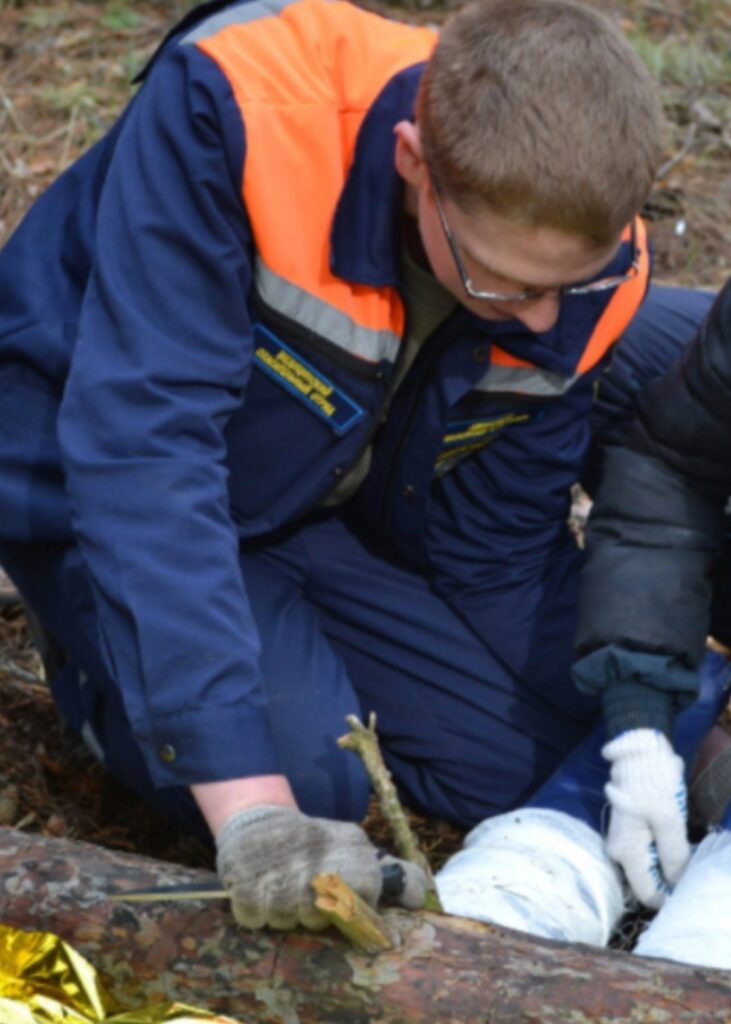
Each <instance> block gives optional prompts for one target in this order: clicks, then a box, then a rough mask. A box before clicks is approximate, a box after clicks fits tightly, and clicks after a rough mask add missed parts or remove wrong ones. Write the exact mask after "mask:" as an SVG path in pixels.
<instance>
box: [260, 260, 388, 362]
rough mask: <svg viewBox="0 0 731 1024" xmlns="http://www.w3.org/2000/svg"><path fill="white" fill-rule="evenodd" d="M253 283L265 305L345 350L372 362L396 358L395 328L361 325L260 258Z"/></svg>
mask: <svg viewBox="0 0 731 1024" xmlns="http://www.w3.org/2000/svg"><path fill="white" fill-rule="evenodd" d="M256 284H257V289H258V291H259V294H260V295H261V297H262V299H263V300H264V302H265V303H266V304H267V306H269V307H271V309H274V310H276V311H277V312H278V313H282V315H283V316H286V317H288V318H289V319H290V320H294V321H295V322H296V323H298V324H302V325H303V326H304V327H307V328H309V329H310V330H311V331H314V333H315V334H319V335H320V336H321V337H323V338H326V339H327V340H328V341H329V342H331V343H332V344H333V345H337V346H338V348H341V349H343V350H344V351H345V352H349V353H350V354H351V355H353V356H358V358H360V359H367V360H368V361H369V362H373V363H377V362H380V361H381V360H382V359H386V360H388V361H389V362H392V363H393V362H395V361H396V356H397V354H398V350H399V347H400V345H401V338H400V337H399V335H398V334H396V333H395V332H394V331H388V330H386V331H375V330H372V329H371V328H370V327H361V326H360V324H356V323H355V322H354V321H353V320H351V319H350V317H349V316H347V314H345V313H342V312H341V311H340V310H339V309H335V308H334V307H333V306H330V305H328V303H327V302H323V301H322V299H318V298H316V297H315V296H314V295H311V294H310V292H307V291H305V290H304V289H303V288H298V287H297V285H294V284H291V282H289V281H285V279H284V278H283V277H280V276H279V275H278V274H275V273H274V272H273V271H272V270H270V269H269V268H268V267H267V266H265V264H264V263H263V262H262V261H261V260H260V259H257V262H256Z"/></svg>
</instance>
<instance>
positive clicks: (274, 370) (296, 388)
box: [254, 324, 365, 436]
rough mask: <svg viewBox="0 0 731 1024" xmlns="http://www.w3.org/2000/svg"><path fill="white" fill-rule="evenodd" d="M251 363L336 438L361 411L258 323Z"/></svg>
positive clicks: (320, 374)
mask: <svg viewBox="0 0 731 1024" xmlns="http://www.w3.org/2000/svg"><path fill="white" fill-rule="evenodd" d="M254 343H255V344H254V361H255V363H256V365H257V366H258V367H259V368H260V369H261V370H263V371H264V373H266V374H267V375H268V376H269V377H271V379H272V380H273V381H275V382H276V383H277V384H281V386H282V387H283V388H285V389H286V390H287V391H289V393H290V394H291V395H294V397H295V398H296V399H298V400H299V401H300V402H302V404H303V405H304V406H305V407H306V408H307V409H309V410H310V412H312V413H314V414H315V415H316V416H319V417H320V419H322V420H324V421H325V423H327V425H328V426H329V427H330V429H331V430H332V431H334V433H335V434H337V435H338V436H341V435H342V434H346V433H347V432H348V431H349V430H350V429H351V428H352V427H354V426H355V424H356V423H357V422H358V421H359V420H360V419H361V418H362V417H363V416H364V415H365V411H364V410H363V409H362V408H361V406H359V405H358V404H357V403H356V402H354V401H353V399H352V398H350V397H349V395H347V394H346V393H345V392H344V391H343V390H342V388H339V387H337V385H336V384H334V383H333V382H332V381H331V380H330V379H329V378H328V377H326V376H324V374H322V373H320V371H319V370H317V369H315V367H314V366H312V365H311V364H310V363H308V362H307V361H306V360H305V359H303V358H302V357H301V356H299V355H296V354H295V353H294V352H293V350H292V349H291V348H289V346H288V345H285V344H284V342H283V341H280V340H279V338H277V337H276V336H275V335H274V334H272V332H271V331H270V330H268V329H267V328H266V327H264V326H263V325H262V324H255V325H254Z"/></svg>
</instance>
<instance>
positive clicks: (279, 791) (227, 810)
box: [190, 775, 297, 838]
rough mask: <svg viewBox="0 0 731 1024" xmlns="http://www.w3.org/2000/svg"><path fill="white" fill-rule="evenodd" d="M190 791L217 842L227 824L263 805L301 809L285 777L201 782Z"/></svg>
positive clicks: (260, 776) (267, 776)
mask: <svg viewBox="0 0 731 1024" xmlns="http://www.w3.org/2000/svg"><path fill="white" fill-rule="evenodd" d="M190 791H191V793H192V794H193V799H194V800H195V802H196V803H197V804H198V807H199V808H200V811H201V814H202V815H203V817H204V818H205V819H206V823H207V824H208V827H209V828H210V830H211V832H212V834H213V836H214V838H215V837H216V836H217V835H218V833H219V832H220V830H221V828H222V827H223V824H224V822H226V821H227V820H228V819H229V818H231V817H233V815H235V814H238V813H239V812H240V811H246V810H250V809H251V808H254V807H259V806H261V805H263V804H268V805H269V806H278V807H295V808H296V807H297V802H296V801H295V798H294V794H293V793H292V789H291V787H290V785H289V782H288V781H287V778H286V777H285V776H284V775H253V776H251V777H249V778H245V779H226V780H225V781H223V782H198V783H195V784H193V785H192V786H191V787H190Z"/></svg>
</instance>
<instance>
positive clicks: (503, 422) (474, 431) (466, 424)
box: [434, 412, 538, 477]
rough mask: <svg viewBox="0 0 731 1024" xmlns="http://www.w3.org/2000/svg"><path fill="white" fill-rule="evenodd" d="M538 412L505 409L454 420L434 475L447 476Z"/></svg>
mask: <svg viewBox="0 0 731 1024" xmlns="http://www.w3.org/2000/svg"><path fill="white" fill-rule="evenodd" d="M536 415H538V413H535V412H501V413H500V414H499V415H498V416H492V417H489V418H484V417H483V418H481V419H479V420H466V421H463V422H461V423H450V424H449V427H448V430H449V433H447V434H445V435H444V439H443V440H442V447H441V449H440V451H439V454H438V455H437V460H436V462H435V464H434V475H435V476H436V477H440V476H443V475H444V474H445V473H447V472H449V470H450V469H454V467H455V466H456V465H457V464H458V463H459V462H461V461H462V459H466V458H467V456H468V455H472V454H473V453H474V452H476V451H479V449H480V448H484V447H485V446H486V445H488V444H492V442H493V441H494V440H495V439H496V438H497V437H498V436H499V435H500V434H501V433H502V432H503V430H505V428H506V427H510V426H513V425H514V424H516V423H527V422H528V421H529V420H531V419H533V418H534V417H535V416H536Z"/></svg>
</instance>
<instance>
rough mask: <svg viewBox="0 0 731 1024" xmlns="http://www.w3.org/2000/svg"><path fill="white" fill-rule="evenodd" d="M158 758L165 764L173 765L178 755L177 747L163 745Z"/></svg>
mask: <svg viewBox="0 0 731 1024" xmlns="http://www.w3.org/2000/svg"><path fill="white" fill-rule="evenodd" d="M157 756H158V757H159V758H160V760H161V761H164V762H165V764H172V763H173V761H174V760H175V758H176V757H177V756H178V755H177V754H176V753H175V747H173V746H171V745H170V744H169V743H163V745H162V746H161V747H160V749H159V750H158V752H157Z"/></svg>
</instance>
